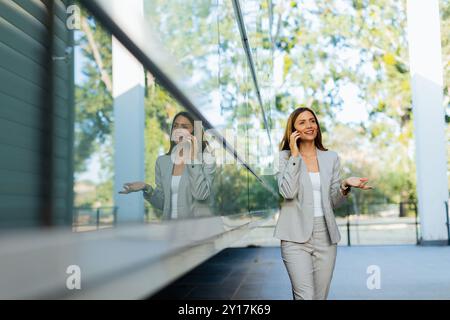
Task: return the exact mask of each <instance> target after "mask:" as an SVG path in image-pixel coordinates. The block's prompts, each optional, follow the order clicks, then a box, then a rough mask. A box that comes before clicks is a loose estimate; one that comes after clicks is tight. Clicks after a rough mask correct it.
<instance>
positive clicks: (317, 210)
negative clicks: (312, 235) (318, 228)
mask: <svg viewBox="0 0 450 320" xmlns="http://www.w3.org/2000/svg"><path fill="white" fill-rule="evenodd" d="M309 177H310V178H311V182H312V186H313V194H314V216H315V217H323V215H324V214H323V210H322V194H321V192H320V172H310V173H309Z"/></svg>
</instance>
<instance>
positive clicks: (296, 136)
mask: <svg viewBox="0 0 450 320" xmlns="http://www.w3.org/2000/svg"><path fill="white" fill-rule="evenodd" d="M298 139H300V133H299V132H298V131H294V132H293V133H292V134H291V137H290V139H289V147H290V148H291V156H293V157H298V156H299V155H300V150H299V149H298V144H297V140H298Z"/></svg>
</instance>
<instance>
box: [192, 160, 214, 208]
mask: <svg viewBox="0 0 450 320" xmlns="http://www.w3.org/2000/svg"><path fill="white" fill-rule="evenodd" d="M206 156H207V157H208V161H207V162H205V161H204V160H202V163H199V164H188V165H186V167H187V172H188V177H189V183H190V187H191V193H192V196H193V197H194V199H196V200H206V199H208V197H209V196H210V194H211V189H212V184H213V181H214V177H215V174H216V159H215V157H214V154H213V153H208V154H205V155H204V156H203V157H206Z"/></svg>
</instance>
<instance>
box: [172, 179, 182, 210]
mask: <svg viewBox="0 0 450 320" xmlns="http://www.w3.org/2000/svg"><path fill="white" fill-rule="evenodd" d="M180 180H181V176H172V184H171V187H170V194H171V197H172V202H171V213H170V214H171V217H172V219H177V218H178V188H179V186H180Z"/></svg>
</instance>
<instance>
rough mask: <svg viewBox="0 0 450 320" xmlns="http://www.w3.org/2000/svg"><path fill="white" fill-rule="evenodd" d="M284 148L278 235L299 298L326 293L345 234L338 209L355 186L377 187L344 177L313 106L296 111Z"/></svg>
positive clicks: (286, 132)
mask: <svg viewBox="0 0 450 320" xmlns="http://www.w3.org/2000/svg"><path fill="white" fill-rule="evenodd" d="M280 149H281V152H280V162H279V170H278V173H277V180H278V187H279V192H280V194H281V195H282V196H283V198H284V200H283V203H282V205H281V211H280V215H279V219H278V222H277V226H276V228H275V233H274V236H275V237H276V238H278V239H280V240H281V256H282V258H283V262H284V264H285V266H286V269H287V272H288V275H289V278H290V280H291V284H292V291H293V296H294V299H295V300H313V299H314V300H316V299H317V300H320V299H326V298H327V297H328V292H329V288H330V283H331V279H332V275H333V270H334V266H335V261H336V251H337V244H338V242H339V241H340V239H341V237H340V234H339V229H338V226H337V223H336V219H335V216H334V212H333V210H334V209H336V208H338V207H339V206H341V205H342V204H343V203H344V202H345V201H346V200H347V199H348V196H349V192H350V189H351V188H352V187H354V188H360V189H362V190H370V189H373V187H371V186H367V185H366V184H367V182H368V179H367V178H359V177H350V178H347V179H341V174H340V171H341V165H340V158H339V156H338V154H337V153H336V152H334V151H329V150H327V149H325V148H324V146H323V145H322V133H321V130H320V125H319V122H318V120H317V116H316V115H315V113H314V111H313V110H311V109H309V108H299V109H297V110H295V111H294V112H293V113H292V114H291V115H290V117H289V119H288V122H287V126H286V131H285V134H284V137H283V140H282V142H281V145H280Z"/></svg>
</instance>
